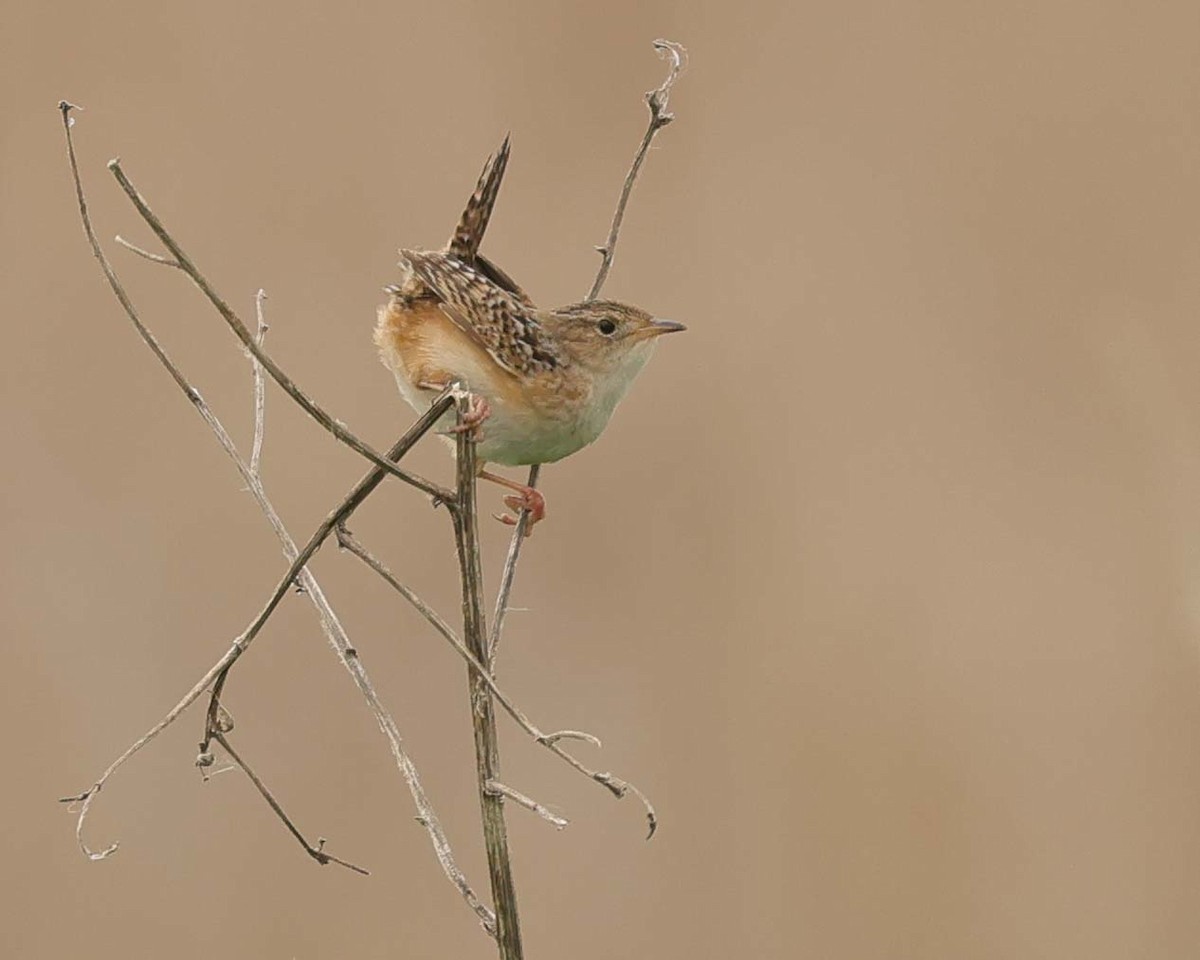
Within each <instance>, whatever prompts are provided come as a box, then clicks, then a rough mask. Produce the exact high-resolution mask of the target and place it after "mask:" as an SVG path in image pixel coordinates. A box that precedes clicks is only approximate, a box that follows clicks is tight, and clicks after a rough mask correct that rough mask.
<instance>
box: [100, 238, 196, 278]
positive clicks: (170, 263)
mask: <svg viewBox="0 0 1200 960" xmlns="http://www.w3.org/2000/svg"><path fill="white" fill-rule="evenodd" d="M113 240H115V241H116V242H117V243H119V244H120V245H121V246H123V247H124V248H125V249H126V250H129V251H132V252H133V253H136V254H137V255H138V256H139V257H142V258H143V259H145V260H149V261H150V262H151V263H161V264H162V265H163V266H164V267H174V268H175V269H176V270H182V269H183V268H182V267H181V266H179V261H178V260H172V259H170V257H160V256H159V255H158V254H157V253H151V252H150V251H149V250H143V249H142V248H141V247H139V246H137V244H133V243H130V242H129V241H128V240H126V239H125V238H124V237H123V236H121V235H120V234H119V233H118V234H117V235H116V236H115V237H113Z"/></svg>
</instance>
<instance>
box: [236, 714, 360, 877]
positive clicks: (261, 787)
mask: <svg viewBox="0 0 1200 960" xmlns="http://www.w3.org/2000/svg"><path fill="white" fill-rule="evenodd" d="M213 739H214V740H216V741H217V743H219V744H220V745H221V746H222V747H223V748H224V750H225V752H226V753H228V754H229V757H230V759H231V760H233V762H234V763H236V764H237V765H238V766H239V767H241V769H242V770H243V771H244V772H245V774H246V776H247V777H249V778H250V782H251V783H253V784H254V786H255V788H257V790H258V792H259V793H260V794H262V797H263V799H264V800H266V801H267V805H268V806H270V808H271V809H272V810H274V811H275V815H276V816H277V817H279V819H280V820H282V821H283V823H284V826H286V827H287V829H288V832H289V833H290V834H291V835H292V836H293V837H295V838H296V841H297V842H298V843H299V844H300V846H302V847H303V848H304V852H305V853H307V854H308V855H309V856H310V857H312V858H313V859H314V860H316V861H317V863H319V864H321V865H322V866H324V865H325V864H327V863H336V864H339V865H340V866H343V867H347V868H348V869H350V870H353V871H354V872H355V873H361V874H362V875H363V876H364V877H369V876H370V875H371V871H370V870H365V869H363V868H362V867H360V866H357V865H356V864H353V863H351V862H350V861H349V860H343V859H341V858H340V857H335V856H334V855H333V854H332V853H326V852H325V838H324V837H321V838H319V839H318V840H317V845H316V846H315V847H314V846H313V845H312V844H311V843H309V842H308V840H306V839H305V837H304V834H302V833H301V832H300V830H299V829H298V828H297V827H296V825H295V824H294V823H293V822H292V819H291V817H289V816H288V815H287V814H286V813H285V812H284V809H283V807H282V806H280V804H279V801H278V800H276V799H275V796H274V795H273V794H272V793H271V791H270V790H268V789H267V785H266V784H265V783H263V781H262V778H260V777H259V776H258V774H256V773H255V772H254V769H253V768H252V767H251V766H250V765H249V764H248V763H246V761H245V760H243V759H242V757H241V756H240V755H239V754H238V752H237V751H236V750H234V749H233V745H232V744H230V742H229V738H228V737H226V736H225V734H223V733H221V732H219V731H215V732H214V733H213Z"/></svg>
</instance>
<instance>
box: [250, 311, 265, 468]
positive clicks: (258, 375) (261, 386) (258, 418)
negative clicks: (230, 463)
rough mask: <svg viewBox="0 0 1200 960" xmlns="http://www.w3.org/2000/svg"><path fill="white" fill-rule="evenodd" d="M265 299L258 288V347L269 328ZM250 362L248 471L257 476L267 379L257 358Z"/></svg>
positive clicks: (260, 456)
mask: <svg viewBox="0 0 1200 960" xmlns="http://www.w3.org/2000/svg"><path fill="white" fill-rule="evenodd" d="M266 299H267V292H266V291H265V290H259V291H258V293H256V294H255V295H254V315H255V317H256V318H257V319H258V330H257V331H256V332H255V335H254V342H255V343H257V344H258V346H259V348H260V349H261V348H262V345H263V341H264V340H265V339H266V337H267V331H268V330H269V329H270V327H268V326H267V321H266V318H265V317H264V316H263V301H264V300H266ZM250 364H251V367H252V368H253V370H254V439H253V441H252V442H251V444H250V472H251V473H252V474H254V475H255V476H256V477H257V476H258V475H259V471H258V465H259V462H260V461H261V460H262V447H263V434H264V432H265V428H264V423H265V420H266V407H267V381H266V377H264V376H263V365H262V364H261V363H259V362H258V358H257V357H255V356H253V355H251V357H250Z"/></svg>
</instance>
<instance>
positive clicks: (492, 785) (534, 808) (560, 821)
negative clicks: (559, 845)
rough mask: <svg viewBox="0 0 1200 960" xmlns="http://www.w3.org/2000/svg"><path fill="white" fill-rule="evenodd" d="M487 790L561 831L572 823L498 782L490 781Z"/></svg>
mask: <svg viewBox="0 0 1200 960" xmlns="http://www.w3.org/2000/svg"><path fill="white" fill-rule="evenodd" d="M486 788H487V790H488V791H489V792H491V793H494V794H497V795H498V796H501V797H507V798H508V799H509V800H511V801H513V802H514V803H516V804H518V805H519V806H522V807H524V808H525V809H526V810H528V811H530V812H531V813H536V814H537V815H538V816H539V817H541V818H542V819H543V820H546V821H548V822H549V823H552V824H554V826H556V827H558V829H559V830H561V829H562V828H563V827H565V826H567V824H569V823H570V822H571V821H570V820H568V819H566V817H560V816H559V815H558V814H556V813H554V812H552V811H551V810H549V809H547V808H546V807H545V806H543V805H542V804H540V803H538V802H537V801H536V800H534V799H533V798H532V797H527V796H525V794H523V793H520V792H519V791H517V790H514V789H513V788H512V787H510V786H508V785H507V784H504V783H499V782H498V781H496V780H490V781H488V783H487V785H486Z"/></svg>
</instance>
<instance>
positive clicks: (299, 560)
mask: <svg viewBox="0 0 1200 960" xmlns="http://www.w3.org/2000/svg"><path fill="white" fill-rule="evenodd" d="M255 359H258V357H257V355H256V356H255ZM452 406H454V398H453V397H452V396H451V395H450V392H449V391H448V390H447V391H444V392H443V393H442V395H441V396H440V397H438V399H436V400H435V401H434V402H433V405H432V406H430V408H429V409H428V410H426V411H425V413H424V414H423V415H422V416H421V417H420V418H419V419H418V420H417V422H416V423H414V424H413V425H412V426H411V427H409V429H408V431H407V432H406V433H405V434H404V436H403V437H401V438H400V439H399V440H398V441H396V443H395V444H394V445H393V446H392V448H391V449H390V450H388V452H387V457H388V459H389V460H399V459H400V458H401V457H402V456H404V454H406V453H407V452H408V451H409V450H410V449H412V447H413V446H414V445H415V444H416V442H417V441H418V440H420V439H421V437H423V436H425V434H426V433H428V432H429V431H430V430H431V429H433V426H434V424H436V423H437V421H438V418H439V417H441V416H442V414H444V413H445V412H446V411H447V410H449V409H450V408H451V407H452ZM386 478H387V474H386V473H385V472H384V471H383V470H381V469H379V468H377V467H376V468H372V469H371V471H370V472H369V473H367V475H366V476H364V477H363V478H362V479H361V480H360V481H359V482H358V483H357V484H356V485H355V487H354V489H353V490H351V491H350V493H349V494H347V495H346V497H345V499H344V500H342V502H341V503H340V504H338V505H337V506H336V507H335V508H334V509H333V510H332V511H331V512H330V513H329V514H328V516H326V517H325V519H324V520H322V521H321V525H320V526H319V527H317V529H316V531H315V532H314V533H313V535H312V536H311V537H309V539H308V543H306V544H305V545H304V547H303V548H302V549H301V550H300V551H299V553H298V554H297V555H296V558H295V559H294V560H293V561H292V563H291V566H290V567H288V570H287V572H286V573H285V574H284V575H283V577H282V578H281V579H280V581H279V583H278V584H277V585H276V587H275V591H274V592H273V593H272V594H271V596H270V598H269V599H268V600H267V602H266V603H265V604H264V605H263V608H262V610H261V611H259V614H258V616H257V617H255V618H254V620H253V621H252V622H251V623H250V625H249V626H248V627H247V628H246V629H245V631H243V633H242V634H241V636H239V637H238V638H237V639H236V640H234V642H233V646H232V647H231V648H230V650H229V653H227V654H226V655H225V656H224V657H223V658H222V660H223V661H225V662H224V664H223V666H221V668H220V669H219V670H218V672H217V674H216V677H215V682H214V683H213V689H212V696H211V697H210V698H209V706H208V724H209V727H210V728H211V729H216V728H217V712H218V709H219V706H220V702H221V693H222V692H223V691H224V689H225V681H226V680H227V678H228V676H229V670H230V668H231V667H232V666H233V665H234V663H236V662H237V659H238V658H239V657H240V656H241V655H242V654H243V653H245V652H246V650H247V649H248V648H249V646H250V644H251V643H252V642H253V641H254V638H255V637H257V636H258V634H259V631H261V630H262V628H263V627H264V626H266V623H267V620H269V619H270V617H271V614H272V613H274V612H275V608H276V607H278V606H279V602H280V601H281V600H282V599H283V598H284V597H285V596H286V595H287V592H288V590H289V589H291V587H292V585H293V584H294V583H295V582H296V578H297V577H298V576H299V574H300V571H301V570H303V569H304V567H305V565H306V564H307V563H308V561H309V560H311V559H312V557H313V554H315V553H316V552H317V550H319V549H320V547H321V545H322V544H323V543H324V542H325V541H326V540H328V539H329V536H330V534H332V533H333V531H334V530H335V529H336V528H337V526H338V525H339V524H341V523H344V522H345V521H346V520H348V519H349V518H350V515H351V514H352V513H354V511H355V510H357V509H358V507H359V506H360V505H361V504H362V503H363V501H364V500H366V499H367V497H369V496H370V495H371V493H372V492H373V491H374V490H375V488H376V487H378V486H379V484H381V483H382V482H383V481H384V480H385V479H386ZM451 512H452V513H454V512H456V511H453V510H452V511H451Z"/></svg>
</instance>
